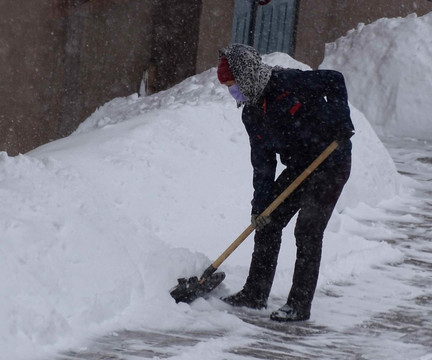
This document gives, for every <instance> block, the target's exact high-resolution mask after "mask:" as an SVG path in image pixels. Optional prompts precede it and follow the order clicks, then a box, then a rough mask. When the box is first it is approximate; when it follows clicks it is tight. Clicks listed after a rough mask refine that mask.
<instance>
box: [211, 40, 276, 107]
mask: <svg viewBox="0 0 432 360" xmlns="http://www.w3.org/2000/svg"><path fill="white" fill-rule="evenodd" d="M219 58H220V60H221V61H222V59H223V58H226V59H227V60H228V64H229V69H230V70H231V72H232V74H233V75H234V78H235V82H236V83H237V85H238V87H239V88H240V91H241V92H242V93H243V94H244V95H245V96H246V97H247V98H248V99H249V100H248V101H247V103H251V104H258V102H259V100H260V98H261V96H262V93H263V91H264V88H265V87H266V85H267V83H268V81H269V80H270V76H271V74H272V70H273V68H272V67H271V66H269V65H267V64H264V63H263V62H262V60H261V56H260V54H259V53H258V51H256V50H255V49H254V48H253V47H251V46H248V45H243V44H232V45H230V46H228V47H227V48H224V49H221V50H220V51H219ZM218 75H219V69H218Z"/></svg>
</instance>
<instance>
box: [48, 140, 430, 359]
mask: <svg viewBox="0 0 432 360" xmlns="http://www.w3.org/2000/svg"><path fill="white" fill-rule="evenodd" d="M385 144H386V146H387V148H388V149H389V152H390V153H391V155H392V157H393V158H394V159H395V162H396V165H397V167H398V170H399V171H400V172H401V173H403V174H406V175H408V176H409V177H411V178H413V179H416V180H418V181H419V184H418V186H416V187H415V190H414V195H413V201H412V202H411V201H410V200H406V202H405V203H404V204H403V206H402V205H400V204H399V206H398V207H394V206H390V205H389V208H388V210H387V213H388V217H386V218H385V220H380V221H385V224H386V225H387V226H388V227H391V228H392V229H394V228H398V229H399V232H398V235H399V236H398V237H397V238H394V239H391V240H385V241H388V242H390V243H391V244H392V245H393V246H396V247H397V248H398V249H399V250H400V251H402V252H403V253H404V261H403V262H401V263H397V264H390V265H385V266H380V267H379V268H376V269H374V271H376V273H375V274H376V275H378V274H379V276H374V273H371V272H368V273H367V274H364V275H361V276H360V278H357V279H355V281H353V282H349V283H341V284H332V285H333V286H331V287H328V289H327V288H325V287H324V289H321V291H320V292H319V293H318V294H317V296H316V299H315V301H314V307H313V313H312V319H311V320H310V321H307V322H303V323H293V324H279V323H274V322H272V321H270V320H268V313H267V312H265V311H264V312H263V311H261V312H258V311H244V312H242V311H240V312H237V313H235V315H237V316H238V317H239V318H240V319H241V320H242V324H244V325H243V326H244V328H245V331H244V334H243V335H241V332H240V333H237V334H234V335H233V332H232V331H231V329H227V331H224V329H221V330H212V331H208V332H206V331H200V332H188V331H187V330H185V331H181V332H179V331H171V332H170V331H164V332H158V331H153V330H149V331H145V330H140V331H129V330H123V331H118V332H115V333H111V334H108V335H106V336H104V337H101V338H98V339H96V340H94V341H93V342H91V343H90V344H89V345H88V346H87V347H86V348H83V349H80V350H76V351H69V352H66V353H63V354H61V355H59V356H58V357H57V359H56V360H78V359H83V360H84V359H85V360H102V359H117V360H120V359H121V360H138V359H189V360H190V359H206V360H208V359H224V360H225V359H226V360H231V359H232V360H240V359H332V360H333V359H335V360H336V359H356V360H363V359H364V360H366V359H392V360H397V359H401V360H402V359H403V360H432V241H431V238H432V225H431V223H432V143H427V142H421V141H410V140H400V139H386V140H385ZM407 215H409V217H407ZM410 219H414V221H410ZM358 220H359V221H364V222H367V223H370V222H372V221H373V220H372V219H366V218H365V219H358ZM378 241H380V240H379V239H378ZM383 289H384V290H383ZM271 301H272V302H275V303H281V301H282V300H281V299H274V298H273V299H271ZM215 306H218V304H216V305H215ZM219 306H220V305H219ZM233 337H234V338H233Z"/></svg>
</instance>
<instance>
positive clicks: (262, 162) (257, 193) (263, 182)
mask: <svg viewBox="0 0 432 360" xmlns="http://www.w3.org/2000/svg"><path fill="white" fill-rule="evenodd" d="M251 162H252V166H253V187H254V196H253V200H252V214H257V215H259V214H261V213H262V212H263V211H264V210H265V209H266V208H267V206H268V205H270V203H271V201H272V188H273V184H274V179H275V174H276V165H277V161H276V153H274V152H272V151H270V150H267V149H265V148H264V146H262V145H261V144H257V143H255V144H253V143H251Z"/></svg>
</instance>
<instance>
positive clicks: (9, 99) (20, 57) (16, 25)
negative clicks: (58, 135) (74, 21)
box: [0, 0, 62, 154]
mask: <svg viewBox="0 0 432 360" xmlns="http://www.w3.org/2000/svg"><path fill="white" fill-rule="evenodd" d="M51 10H52V9H51V5H50V1H49V0H39V1H37V2H35V1H26V0H12V1H1V2H0V14H2V16H1V17H0V149H1V150H9V151H10V152H11V153H13V154H15V153H17V152H18V151H21V152H23V151H26V150H28V149H30V148H32V146H33V145H32V144H42V143H44V142H46V141H48V140H49V139H50V138H51V135H50V134H51V133H53V132H55V129H56V126H57V124H56V121H57V117H58V112H59V111H60V109H59V96H60V95H59V93H58V84H59V83H60V82H61V76H60V71H59V70H60V68H61V66H62V59H61V58H60V57H59V56H58V54H59V52H61V49H62V39H61V37H62V36H61V34H62V23H61V21H59V19H58V18H56V17H54V16H53V14H52V13H51ZM41 19H44V20H41Z"/></svg>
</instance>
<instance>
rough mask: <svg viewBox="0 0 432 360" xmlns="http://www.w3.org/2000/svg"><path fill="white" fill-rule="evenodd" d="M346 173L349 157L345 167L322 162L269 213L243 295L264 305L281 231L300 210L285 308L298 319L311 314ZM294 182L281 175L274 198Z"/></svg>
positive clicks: (256, 239) (288, 175)
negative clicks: (328, 230)
mask: <svg viewBox="0 0 432 360" xmlns="http://www.w3.org/2000/svg"><path fill="white" fill-rule="evenodd" d="M307 165H308V164H306V166H307ZM306 166H305V167H306ZM350 170H351V156H350V155H347V157H346V159H345V161H344V162H342V163H338V164H332V165H331V167H329V166H328V164H327V163H326V162H324V163H323V164H321V165H320V167H319V168H318V169H316V170H315V171H314V172H313V173H312V174H311V175H310V176H309V177H308V178H307V179H306V180H305V181H304V182H303V183H302V184H301V185H300V186H299V187H298V188H297V189H296V190H295V191H294V192H293V193H292V194H291V195H290V196H289V197H288V199H287V200H285V201H284V202H283V203H282V204H281V205H280V206H279V207H278V208H277V209H276V210H275V211H274V212H273V213H272V215H271V219H272V221H271V222H270V224H269V225H267V226H266V227H264V229H262V230H260V231H257V232H256V233H255V247H254V252H253V255H252V262H251V266H250V270H249V276H248V278H247V281H246V284H245V286H244V291H245V292H246V293H249V294H250V296H253V297H255V298H256V299H260V300H263V301H267V298H268V296H269V294H270V290H271V286H272V283H273V278H274V275H275V271H276V265H277V259H278V254H279V250H280V245H281V238H282V230H283V228H284V227H285V226H286V225H287V224H288V222H289V221H290V220H291V218H292V217H293V216H294V215H295V214H296V213H297V212H298V211H299V214H298V218H297V223H296V226H295V232H294V233H295V238H296V245H297V259H296V263H295V268H294V274H293V280H292V287H291V291H290V293H289V296H288V300H287V303H288V304H289V305H290V306H291V307H293V308H294V309H296V310H297V312H298V313H299V314H309V313H310V309H311V304H312V299H313V296H314V293H315V288H316V284H317V281H318V274H319V267H320V261H321V249H322V239H323V234H324V230H325V228H326V226H327V223H328V221H329V219H330V216H331V214H332V212H333V209H334V207H335V205H336V202H337V200H338V198H339V196H340V194H341V192H342V189H343V187H344V185H345V183H346V182H347V180H348V178H349V174H350ZM297 175H298V174H295V176H297ZM294 178H295V177H294ZM294 178H293V176H292V175H291V176H290V174H289V173H288V171H287V170H285V171H283V172H282V173H281V175H280V176H279V177H278V178H277V180H276V182H275V186H274V189H273V190H274V196H275V197H276V196H277V195H279V194H280V193H281V192H282V191H283V190H285V188H286V187H288V185H289V184H290V183H291V182H292V181H293V180H294Z"/></svg>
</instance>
